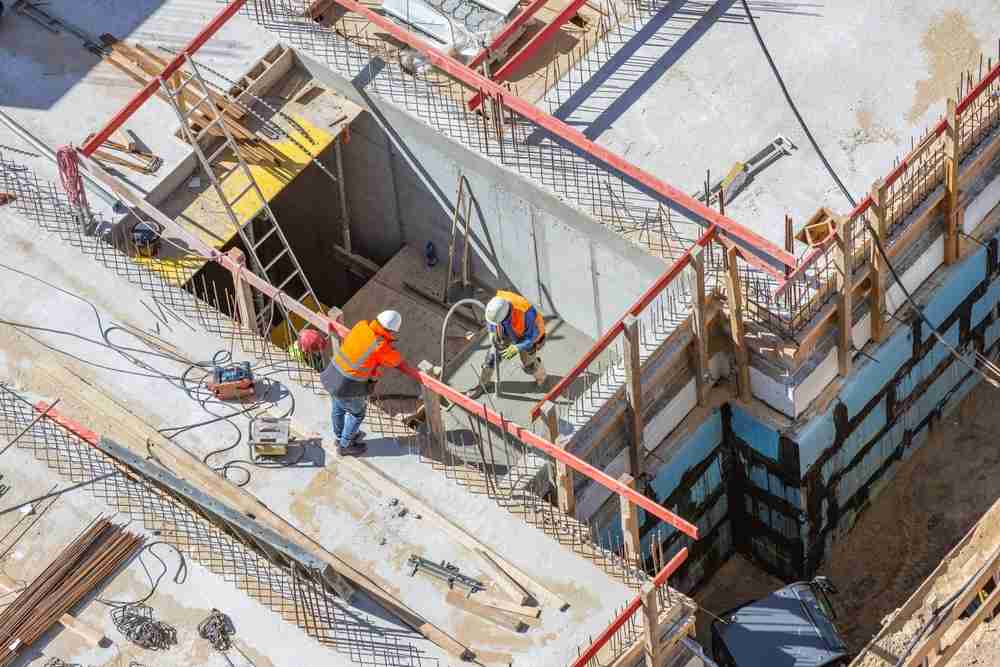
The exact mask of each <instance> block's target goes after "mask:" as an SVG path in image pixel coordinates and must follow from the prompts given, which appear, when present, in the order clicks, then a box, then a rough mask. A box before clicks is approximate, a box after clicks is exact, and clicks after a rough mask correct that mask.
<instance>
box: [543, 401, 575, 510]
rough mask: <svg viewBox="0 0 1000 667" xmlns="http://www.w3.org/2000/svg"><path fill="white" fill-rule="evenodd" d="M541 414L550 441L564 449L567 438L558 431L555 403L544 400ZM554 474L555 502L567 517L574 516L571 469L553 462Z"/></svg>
mask: <svg viewBox="0 0 1000 667" xmlns="http://www.w3.org/2000/svg"><path fill="white" fill-rule="evenodd" d="M541 415H542V417H543V418H544V420H545V424H546V425H547V426H548V429H549V436H550V439H551V440H552V442H554V443H556V445H558V446H560V447H562V448H563V449H565V448H566V447H567V446H568V445H569V442H570V441H569V438H568V437H563V436H562V435H560V433H559V412H558V410H557V409H556V405H555V403H553V402H552V401H545V403H543V404H542V409H541ZM555 474H556V480H555V481H556V503H557V504H558V505H559V510H560V511H561V512H562V513H563V514H565V515H566V516H568V517H574V516H576V489H575V488H574V487H573V469H572V468H570V467H569V466H567V465H566V464H565V463H563V462H562V461H556V462H555Z"/></svg>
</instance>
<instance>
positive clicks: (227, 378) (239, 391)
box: [208, 361, 255, 401]
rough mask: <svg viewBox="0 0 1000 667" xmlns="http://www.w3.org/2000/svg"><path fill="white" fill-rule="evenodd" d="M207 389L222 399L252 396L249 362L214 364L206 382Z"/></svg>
mask: <svg viewBox="0 0 1000 667" xmlns="http://www.w3.org/2000/svg"><path fill="white" fill-rule="evenodd" d="M208 389H209V391H211V392H212V393H213V394H215V397H216V398H218V399H221V400H223V401H232V400H236V399H239V398H244V397H246V396H252V395H253V393H254V391H255V387H254V378H253V371H251V370H250V362H249V361H243V362H240V363H238V364H233V365H231V366H216V367H215V369H214V370H213V371H212V379H211V380H210V381H209V382H208Z"/></svg>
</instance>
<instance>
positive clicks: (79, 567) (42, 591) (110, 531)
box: [0, 518, 145, 667]
mask: <svg viewBox="0 0 1000 667" xmlns="http://www.w3.org/2000/svg"><path fill="white" fill-rule="evenodd" d="M144 541H145V540H144V539H143V538H142V537H139V536H137V535H134V534H132V533H130V532H127V531H126V530H125V527H124V526H120V525H117V524H113V523H111V521H110V520H108V519H105V518H101V519H98V520H97V521H95V522H94V523H93V524H91V525H90V526H89V527H88V528H87V529H86V530H85V531H84V532H83V533H82V534H81V535H80V536H79V537H78V538H77V539H76V540H74V541H73V543H72V544H70V545H69V546H68V547H66V548H65V549H63V551H62V552H61V553H60V554H59V555H58V556H56V558H55V559H54V560H53V561H52V562H51V563H50V564H49V566H48V567H47V568H45V570H44V571H42V573H41V574H40V575H38V577H36V578H35V580H34V581H32V582H31V583H30V584H28V586H27V587H26V588H25V589H24V590H23V591H22V592H21V594H20V595H18V596H17V599H15V600H14V602H13V603H11V604H10V605H9V606H7V607H6V608H5V609H4V610H3V612H2V613H0V667H7V665H11V664H13V663H14V662H15V661H16V660H17V659H18V657H19V655H20V654H21V653H22V652H23V651H24V649H25V648H27V647H29V646H31V645H33V644H34V643H35V642H36V641H38V639H39V638H40V637H41V636H42V635H43V634H45V633H46V632H47V631H48V630H49V628H51V627H52V626H53V625H55V624H56V623H57V622H59V619H60V617H62V616H63V614H66V613H67V612H69V610H70V609H72V608H73V607H75V606H76V605H77V604H78V603H79V602H80V601H81V600H83V599H84V598H85V597H86V596H87V595H88V594H89V593H90V592H91V591H92V590H94V589H95V588H97V587H98V586H100V585H101V584H102V583H103V582H104V581H105V580H106V579H107V578H108V577H109V576H111V575H112V574H113V573H114V572H115V571H116V570H117V569H118V568H119V567H121V566H122V565H124V564H125V563H126V562H128V560H129V559H130V558H132V557H133V556H134V555H135V554H136V553H138V551H139V549H140V548H142V545H143V543H144Z"/></svg>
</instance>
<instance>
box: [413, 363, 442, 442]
mask: <svg viewBox="0 0 1000 667" xmlns="http://www.w3.org/2000/svg"><path fill="white" fill-rule="evenodd" d="M417 368H418V369H419V370H420V372H421V373H426V374H427V375H431V376H433V377H435V378H437V377H441V367H440V366H435V365H434V364H432V363H431V362H429V361H427V360H426V359H424V360H423V361H421V362H420V363H419V364H417ZM420 393H421V396H422V398H423V401H424V415H425V419H426V423H427V432H428V434H429V435H430V438H431V443H432V446H434V447H439V448H440V450H441V461H442V462H443V461H444V460H445V457H444V453H445V452H444V448H445V430H444V418H443V417H442V415H441V399H440V398H439V397H438V395H437V394H436V393H434V391H432V390H431V389H430V388H429V387H428V386H427V385H422V386H421V388H420Z"/></svg>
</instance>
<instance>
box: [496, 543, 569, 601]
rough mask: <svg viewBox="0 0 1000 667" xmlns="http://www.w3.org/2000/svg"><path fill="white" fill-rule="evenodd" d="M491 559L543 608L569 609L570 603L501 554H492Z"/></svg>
mask: <svg viewBox="0 0 1000 667" xmlns="http://www.w3.org/2000/svg"><path fill="white" fill-rule="evenodd" d="M489 557H490V558H492V559H494V560H495V561H496V563H497V565H499V566H500V567H502V568H503V569H504V570H506V571H507V573H508V574H510V576H512V577H514V578H515V579H517V580H518V582H520V583H521V585H523V586H524V587H525V588H526V589H527V591H528V593H530V594H531V597H533V598H535V600H537V601H538V602H539V603H540V604H541V605H542V606H551V607H552V608H554V609H558V610H559V611H566V610H567V609H569V603H568V602H566V601H565V600H563V599H562V598H561V597H559V596H558V595H557V594H556V593H554V592H553V591H551V590H549V589H548V588H546V587H545V586H544V585H543V584H541V583H540V582H539V581H538V580H537V579H535V578H534V577H532V576H531V575H530V574H528V573H527V572H525V571H524V570H522V569H521V568H519V567H518V566H516V565H514V564H513V563H511V562H510V561H509V560H506V559H505V558H504V557H503V556H501V555H500V554H496V553H494V554H490V556H489Z"/></svg>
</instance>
